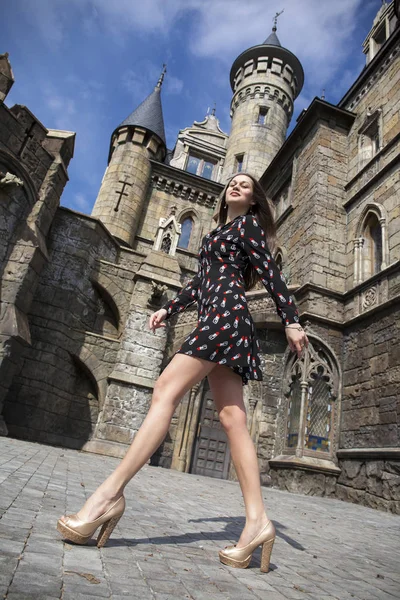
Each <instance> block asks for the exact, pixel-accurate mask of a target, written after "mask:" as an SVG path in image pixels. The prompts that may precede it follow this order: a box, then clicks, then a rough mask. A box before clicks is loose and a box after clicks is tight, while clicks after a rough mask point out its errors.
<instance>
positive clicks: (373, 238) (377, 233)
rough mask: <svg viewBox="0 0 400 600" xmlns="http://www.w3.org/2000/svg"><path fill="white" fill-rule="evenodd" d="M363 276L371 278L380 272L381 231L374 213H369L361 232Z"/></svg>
mask: <svg viewBox="0 0 400 600" xmlns="http://www.w3.org/2000/svg"><path fill="white" fill-rule="evenodd" d="M363 238H364V239H363V252H362V258H363V269H362V272H363V276H364V278H365V279H367V278H368V277H371V276H372V275H374V274H375V273H378V272H379V271H380V270H381V265H382V229H381V225H380V223H379V221H378V217H377V216H376V214H375V213H370V214H369V215H368V217H367V219H366V221H365V225H364V231H363Z"/></svg>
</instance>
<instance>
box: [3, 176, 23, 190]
mask: <svg viewBox="0 0 400 600" xmlns="http://www.w3.org/2000/svg"><path fill="white" fill-rule="evenodd" d="M23 185H24V182H23V181H22V179H20V178H19V177H17V176H16V175H14V174H13V173H8V172H7V173H1V172H0V189H4V188H6V187H11V186H15V187H22V186H23Z"/></svg>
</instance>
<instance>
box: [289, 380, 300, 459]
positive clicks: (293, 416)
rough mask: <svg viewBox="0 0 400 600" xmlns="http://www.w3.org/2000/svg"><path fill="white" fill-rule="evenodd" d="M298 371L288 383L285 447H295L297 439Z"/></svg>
mask: <svg viewBox="0 0 400 600" xmlns="http://www.w3.org/2000/svg"><path fill="white" fill-rule="evenodd" d="M300 377H301V375H300V373H297V374H296V375H295V377H294V378H293V381H292V382H291V384H290V393H289V398H288V401H289V404H288V418H287V442H286V443H287V447H288V448H296V446H297V443H298V440H299V427H300V409H301V385H300Z"/></svg>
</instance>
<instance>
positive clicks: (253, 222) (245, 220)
mask: <svg viewBox="0 0 400 600" xmlns="http://www.w3.org/2000/svg"><path fill="white" fill-rule="evenodd" d="M241 227H242V228H243V229H244V230H245V231H249V232H251V231H254V230H255V229H258V230H259V233H261V234H263V233H264V232H263V228H262V227H261V224H260V222H259V220H258V219H257V217H256V216H255V215H252V214H247V215H242V217H241Z"/></svg>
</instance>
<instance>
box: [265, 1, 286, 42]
mask: <svg viewBox="0 0 400 600" xmlns="http://www.w3.org/2000/svg"><path fill="white" fill-rule="evenodd" d="M284 10H285V9H283V10H281V12H279V13H276V15H275V16H274V18H273V21H274V26H273V28H272V33H270V34H269V36H268V37H267V39H266V40H265V42H264V43H263V46H281V47H282V44H281V43H280V41H279V38H278V36H277V35H276V30H277V29H278V17H280V15H281V14H282V13H283V11H284Z"/></svg>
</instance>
